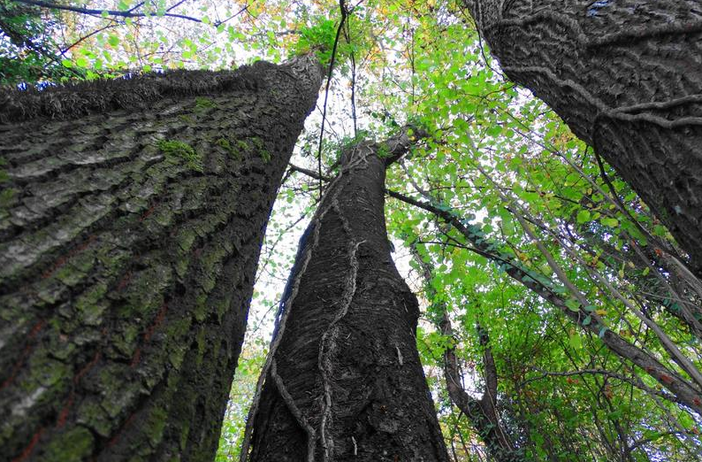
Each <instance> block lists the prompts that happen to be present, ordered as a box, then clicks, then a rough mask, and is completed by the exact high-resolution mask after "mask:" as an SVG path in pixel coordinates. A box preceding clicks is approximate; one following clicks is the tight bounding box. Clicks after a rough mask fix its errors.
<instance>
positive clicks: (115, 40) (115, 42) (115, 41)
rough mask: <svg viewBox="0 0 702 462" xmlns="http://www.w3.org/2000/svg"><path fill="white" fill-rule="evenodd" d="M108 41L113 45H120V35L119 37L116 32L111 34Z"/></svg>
mask: <svg viewBox="0 0 702 462" xmlns="http://www.w3.org/2000/svg"><path fill="white" fill-rule="evenodd" d="M107 43H109V44H110V45H112V46H113V47H116V46H117V45H119V37H117V36H116V35H115V34H110V36H109V37H108V39H107Z"/></svg>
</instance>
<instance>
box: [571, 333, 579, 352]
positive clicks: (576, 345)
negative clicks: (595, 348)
mask: <svg viewBox="0 0 702 462" xmlns="http://www.w3.org/2000/svg"><path fill="white" fill-rule="evenodd" d="M568 343H570V346H571V347H573V348H574V349H576V350H579V349H580V348H582V346H583V339H582V338H581V337H580V335H579V334H578V333H575V334H573V335H571V336H570V338H569V339H568Z"/></svg>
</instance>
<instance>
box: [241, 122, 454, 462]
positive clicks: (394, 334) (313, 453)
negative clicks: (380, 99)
mask: <svg viewBox="0 0 702 462" xmlns="http://www.w3.org/2000/svg"><path fill="white" fill-rule="evenodd" d="M409 142H410V141H409V140H408V139H407V136H406V135H403V136H400V137H399V138H395V139H392V140H390V141H389V142H388V144H387V145H386V147H385V148H383V149H380V151H381V152H386V153H388V154H389V155H390V156H391V157H390V158H392V157H393V156H394V155H395V154H398V153H401V152H403V151H404V150H406V149H407V146H408V144H409ZM378 151H379V146H378V145H376V144H373V143H368V142H364V143H360V144H358V145H357V146H355V147H354V148H352V149H351V150H349V151H347V152H346V153H345V154H344V156H343V160H342V164H341V165H342V166H341V171H342V173H341V174H340V175H339V176H338V177H337V178H336V179H335V180H334V181H333V182H332V184H331V185H330V186H329V188H328V190H327V191H326V193H325V195H324V198H323V200H322V202H321V204H320V206H319V209H318V212H317V214H316V215H315V217H314V219H313V221H312V223H311V224H310V226H309V228H308V229H307V231H306V233H305V235H304V237H303V239H302V240H301V243H300V250H299V253H298V257H297V260H296V263H295V267H294V269H293V272H292V274H291V277H290V282H289V285H288V290H286V294H285V296H284V303H283V305H282V307H283V311H282V314H281V315H280V316H281V317H280V318H279V323H278V327H277V332H276V334H275V337H274V341H273V343H272V348H271V355H270V356H269V361H268V363H267V366H266V368H265V369H264V374H265V376H264V377H265V384H264V386H263V389H262V392H261V396H260V400H258V401H256V403H255V407H254V411H253V412H254V413H255V417H254V434H253V450H252V452H251V455H250V457H249V460H251V461H256V462H260V461H271V462H273V461H275V462H284V461H291V462H292V461H294V462H299V461H308V462H310V461H314V460H317V461H344V460H348V461H374V462H376V461H390V462H395V461H446V460H447V453H446V449H445V445H444V441H443V438H442V435H441V431H440V429H439V425H438V422H437V419H436V414H435V411H434V407H433V405H432V400H431V395H430V394H429V390H428V387H427V384H426V381H425V378H424V373H423V371H422V366H421V364H420V362H419V356H418V354H417V349H416V338H415V330H416V327H417V319H418V316H419V309H418V305H417V300H416V299H415V297H414V295H412V293H411V292H410V290H409V288H408V287H407V285H406V284H405V282H404V281H403V280H402V278H401V277H400V275H399V274H398V272H397V270H396V268H395V265H394V264H393V261H392V258H391V256H390V244H389V241H388V238H387V234H386V230H385V220H384V189H383V187H384V180H385V168H386V161H385V160H384V159H381V158H379V157H378V155H377V153H378Z"/></svg>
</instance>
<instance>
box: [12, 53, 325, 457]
mask: <svg viewBox="0 0 702 462" xmlns="http://www.w3.org/2000/svg"><path fill="white" fill-rule="evenodd" d="M320 83H321V70H320V69H319V66H318V65H317V64H316V63H315V62H314V61H313V60H312V59H310V58H298V59H296V60H293V61H291V62H290V63H288V64H286V65H282V66H274V65H272V64H268V63H262V62H260V63H256V64H255V65H253V66H250V67H249V66H247V67H243V68H241V69H239V70H237V71H234V72H218V73H211V72H174V73H167V74H165V75H158V74H150V75H146V76H143V77H137V78H134V79H131V80H117V81H110V82H101V83H93V84H81V85H77V86H75V87H68V88H60V89H53V90H48V91H45V92H29V93H22V94H20V93H17V92H6V93H3V94H0V101H2V104H0V107H2V108H3V109H2V112H1V114H0V117H2V118H3V119H4V121H5V123H4V125H1V126H0V156H1V159H2V163H3V165H2V167H1V168H2V172H1V175H2V184H1V185H0V186H1V187H2V192H0V198H1V203H0V307H1V308H0V416H2V418H0V460H3V461H6V460H13V461H24V460H45V461H62V462H66V461H79V460H97V461H111V460H120V461H121V460H130V461H139V460H143V461H160V460H169V461H171V460H182V461H210V460H212V458H213V456H214V452H215V450H216V446H217V441H218V436H219V429H220V425H221V420H222V417H223V413H224V410H225V406H226V402H227V397H228V392H229V389H230V385H231V379H232V375H233V373H234V369H235V367H236V363H237V358H238V356H239V352H240V348H241V342H242V338H243V334H244V329H245V324H246V318H247V312H248V307H249V300H250V296H251V292H252V285H253V278H254V274H255V270H256V264H257V260H258V256H259V251H260V246H261V241H262V238H263V234H264V230H265V227H266V222H267V219H268V216H269V213H270V209H271V205H272V203H273V199H274V198H275V195H276V191H277V189H278V186H279V184H280V180H281V177H282V173H283V171H284V169H285V166H286V165H287V162H288V159H289V157H290V154H291V152H292V149H293V145H294V144H295V140H296V138H297V137H298V135H299V133H300V131H301V130H302V126H303V121H304V120H305V117H306V116H307V114H308V113H309V112H310V111H311V109H312V107H313V106H314V102H315V99H316V95H317V92H318V89H319V86H320Z"/></svg>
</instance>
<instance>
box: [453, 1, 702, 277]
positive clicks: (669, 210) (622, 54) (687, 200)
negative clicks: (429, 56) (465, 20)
mask: <svg viewBox="0 0 702 462" xmlns="http://www.w3.org/2000/svg"><path fill="white" fill-rule="evenodd" d="M464 1H465V3H466V5H467V6H468V7H469V9H470V10H471V13H472V15H473V17H474V18H475V19H476V22H477V23H478V26H479V29H480V30H481V31H482V33H483V35H484V36H485V38H486V39H487V41H488V43H489V44H490V47H491V49H492V52H493V53H494V55H495V56H496V57H497V58H498V59H499V60H500V64H501V66H502V69H503V70H504V71H505V73H506V74H507V75H508V76H509V77H510V79H512V80H514V81H515V82H518V83H520V84H522V85H524V86H526V87H527V88H529V89H531V90H532V91H533V92H534V94H535V95H536V96H538V97H539V98H542V99H543V100H544V101H545V102H546V103H547V104H548V105H550V106H551V107H552V108H553V109H554V110H555V111H556V112H557V113H558V114H559V115H560V116H561V117H562V118H563V119H564V120H565V121H566V123H568V125H569V126H570V128H571V129H572V130H573V132H574V133H575V134H576V135H577V136H579V137H580V138H582V139H583V140H584V141H585V142H587V143H588V144H590V145H592V146H593V147H594V148H595V151H596V152H597V153H598V154H599V155H601V156H602V157H603V158H604V159H606V160H607V162H609V163H610V164H611V165H612V166H613V167H614V168H615V169H616V170H617V171H618V172H619V174H620V175H621V176H622V177H623V178H624V179H625V180H626V181H627V182H629V184H631V185H632V187H633V188H634V189H635V190H636V192H637V193H638V194H639V195H640V196H641V197H642V198H643V199H644V200H645V201H646V203H647V204H648V205H649V206H650V207H651V209H652V210H653V212H654V213H655V214H656V215H657V216H659V217H660V218H661V220H662V221H663V222H664V223H665V224H666V226H668V228H669V229H670V231H671V233H672V234H673V235H674V236H675V238H676V239H677V240H678V242H679V244H680V245H681V246H682V248H683V249H685V251H686V252H687V253H688V254H689V255H690V260H691V266H692V268H693V271H695V272H696V274H697V275H698V276H700V275H702V117H700V115H701V114H702V59H701V56H702V50H701V47H702V13H701V12H700V9H699V2H698V1H697V0H667V1H664V2H662V1H655V0H617V1H615V0H602V1H592V0H569V1H562V0H548V1H539V2H533V1H526V0H513V1H508V2H505V1H498V0H464Z"/></svg>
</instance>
